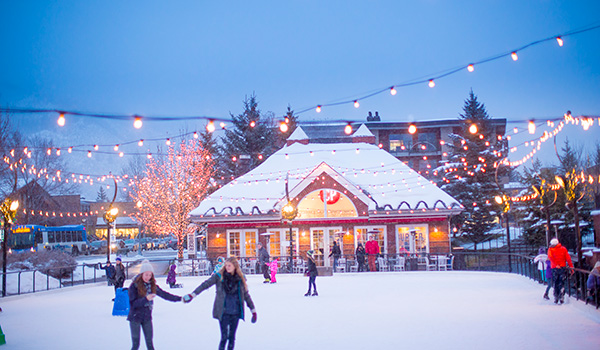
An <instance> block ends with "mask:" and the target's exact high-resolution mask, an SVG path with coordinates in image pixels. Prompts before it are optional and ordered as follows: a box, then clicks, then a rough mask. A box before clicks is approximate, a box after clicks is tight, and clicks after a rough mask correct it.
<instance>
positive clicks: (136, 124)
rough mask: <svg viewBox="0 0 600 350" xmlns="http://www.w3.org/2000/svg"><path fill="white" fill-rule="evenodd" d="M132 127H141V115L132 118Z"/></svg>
mask: <svg viewBox="0 0 600 350" xmlns="http://www.w3.org/2000/svg"><path fill="white" fill-rule="evenodd" d="M133 127H134V128H136V129H139V128H141V127H142V117H140V116H136V117H135V119H134V120H133Z"/></svg>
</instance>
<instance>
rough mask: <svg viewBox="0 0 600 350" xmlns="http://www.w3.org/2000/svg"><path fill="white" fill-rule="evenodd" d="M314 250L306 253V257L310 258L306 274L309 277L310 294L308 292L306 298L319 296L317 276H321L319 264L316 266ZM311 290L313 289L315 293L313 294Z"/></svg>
mask: <svg viewBox="0 0 600 350" xmlns="http://www.w3.org/2000/svg"><path fill="white" fill-rule="evenodd" d="M314 254H315V252H314V250H309V251H307V252H306V256H307V257H308V267H307V269H306V274H307V275H308V292H306V294H304V296H305V297H309V296H311V295H312V296H318V295H319V293H317V283H316V280H317V275H318V274H319V272H318V271H317V264H315V258H314ZM311 288H312V289H313V293H312V294H311V293H310V291H311Z"/></svg>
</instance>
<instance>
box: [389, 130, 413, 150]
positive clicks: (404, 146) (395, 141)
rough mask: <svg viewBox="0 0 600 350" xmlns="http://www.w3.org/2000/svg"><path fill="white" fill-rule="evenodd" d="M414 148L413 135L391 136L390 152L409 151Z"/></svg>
mask: <svg viewBox="0 0 600 350" xmlns="http://www.w3.org/2000/svg"><path fill="white" fill-rule="evenodd" d="M412 146H413V136H412V135H411V134H391V135H390V152H402V151H408V150H410V149H411V148H412Z"/></svg>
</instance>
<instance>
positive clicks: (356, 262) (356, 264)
mask: <svg viewBox="0 0 600 350" xmlns="http://www.w3.org/2000/svg"><path fill="white" fill-rule="evenodd" d="M350 272H358V260H354V263H353V264H352V265H350Z"/></svg>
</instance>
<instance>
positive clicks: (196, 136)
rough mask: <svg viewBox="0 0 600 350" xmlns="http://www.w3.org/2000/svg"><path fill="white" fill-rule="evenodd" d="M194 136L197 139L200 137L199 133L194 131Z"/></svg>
mask: <svg viewBox="0 0 600 350" xmlns="http://www.w3.org/2000/svg"><path fill="white" fill-rule="evenodd" d="M194 138H195V139H197V138H198V133H197V132H195V131H194Z"/></svg>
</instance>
